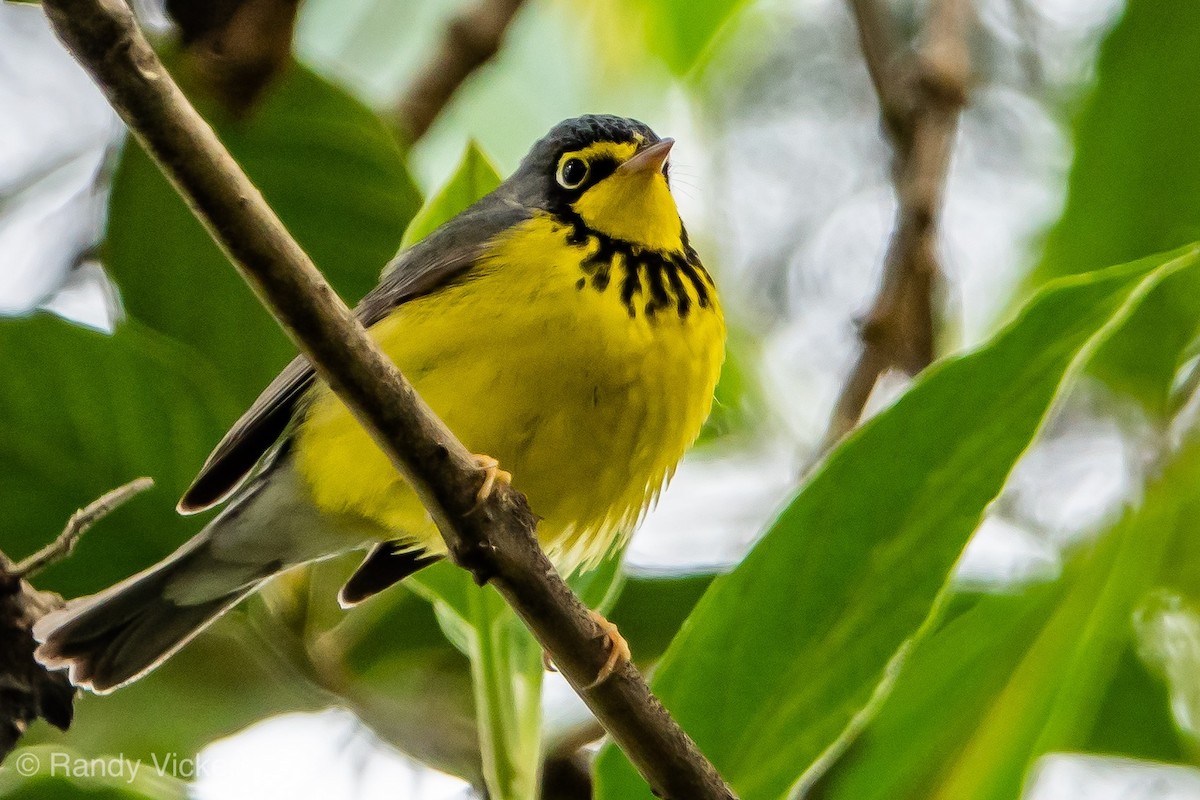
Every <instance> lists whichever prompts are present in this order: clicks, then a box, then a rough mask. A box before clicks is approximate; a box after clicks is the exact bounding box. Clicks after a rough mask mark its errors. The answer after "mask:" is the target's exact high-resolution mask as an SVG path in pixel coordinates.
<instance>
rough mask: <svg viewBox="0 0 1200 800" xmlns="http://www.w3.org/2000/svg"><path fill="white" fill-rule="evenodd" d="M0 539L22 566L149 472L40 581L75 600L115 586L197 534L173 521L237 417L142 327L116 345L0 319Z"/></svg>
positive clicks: (91, 335) (56, 327)
mask: <svg viewBox="0 0 1200 800" xmlns="http://www.w3.org/2000/svg"><path fill="white" fill-rule="evenodd" d="M0 372H2V373H3V375H4V380H3V381H2V382H0V419H3V420H4V430H5V432H4V436H2V437H0V480H2V482H3V487H4V490H3V494H2V495H0V531H3V547H4V550H5V551H6V552H7V553H8V554H9V555H10V556H13V557H21V556H24V555H26V554H28V553H30V552H33V551H34V550H36V549H38V548H39V547H41V546H42V545H44V544H46V543H47V542H49V541H50V540H51V539H52V538H53V537H54V536H55V535H57V533H58V532H59V531H60V530H61V529H62V526H63V525H64V524H65V523H66V521H67V518H68V517H69V516H70V515H71V514H72V513H73V512H74V511H75V510H76V509H79V508H81V507H83V506H84V505H86V504H88V503H90V502H91V501H92V500H95V499H96V498H97V497H99V496H100V495H102V494H104V493H105V492H107V491H108V490H110V489H113V488H115V487H117V486H119V485H121V484H123V483H125V482H127V481H129V480H132V479H133V478H136V477H138V476H140V475H148V476H150V477H151V478H153V479H154V480H155V482H156V484H157V485H156V486H155V488H154V489H152V490H151V491H149V492H147V493H145V494H144V495H141V496H139V497H137V498H135V499H133V500H132V501H130V502H129V503H127V504H126V505H125V506H124V507H122V508H120V509H118V510H117V511H116V512H115V513H113V514H111V515H109V516H108V517H107V518H105V519H103V520H101V521H100V522H99V523H98V524H97V525H96V527H95V528H94V529H93V530H92V531H91V532H90V533H88V535H86V536H85V537H83V540H82V541H81V542H80V544H79V548H78V550H77V551H76V553H75V555H74V556H73V557H71V558H69V559H66V560H65V561H62V562H60V563H59V564H57V565H55V566H53V567H51V568H50V569H48V570H47V571H46V572H45V573H44V574H43V575H41V576H39V578H38V584H39V586H41V587H42V588H46V589H54V590H56V591H60V592H62V593H64V594H66V595H68V596H74V595H78V594H86V593H88V592H92V591H96V590H98V589H101V588H103V587H105V586H107V585H110V584H112V583H115V582H116V581H118V580H120V579H123V578H125V577H127V576H129V575H131V574H133V573H134V572H137V571H139V570H141V569H144V568H145V567H146V565H147V564H149V563H152V562H153V561H155V560H157V559H159V558H161V557H163V556H164V555H166V554H167V553H168V552H170V551H171V550H172V549H174V548H175V546H176V545H178V544H179V543H180V542H182V541H183V540H184V539H185V538H187V536H189V535H190V534H192V533H194V532H195V531H196V530H198V528H199V524H198V522H197V520H194V519H187V518H184V517H180V516H179V515H178V514H176V513H175V508H174V506H175V500H176V498H178V497H179V495H180V493H182V491H183V490H184V489H185V488H186V487H187V485H188V483H189V482H190V481H191V478H192V476H193V473H194V471H195V466H196V464H197V463H199V462H201V461H202V460H203V458H204V455H205V451H206V450H207V449H208V447H209V445H210V443H211V442H212V441H214V439H215V437H218V436H219V435H220V434H221V432H222V430H223V420H224V419H225V418H227V417H228V416H229V415H230V414H232V413H236V406H235V405H234V403H233V401H232V399H231V398H230V397H229V394H228V393H227V392H226V391H225V390H224V389H223V388H222V385H221V384H222V382H221V381H220V379H219V378H218V377H217V375H216V372H215V370H214V369H213V368H212V366H211V365H209V364H208V363H207V362H206V361H205V359H204V358H203V357H201V356H198V355H197V354H196V353H194V352H191V351H189V350H188V349H187V348H186V347H182V346H180V345H178V344H176V343H174V342H171V341H169V340H167V339H165V338H164V337H162V336H159V335H157V334H155V333H154V332H153V331H149V330H146V329H145V328H143V327H141V326H139V325H137V324H135V323H124V324H122V325H120V326H119V327H118V328H117V330H116V333H115V334H113V335H111V336H109V335H107V334H104V333H100V332H98V331H94V330H90V329H85V328H81V327H78V326H76V325H72V324H71V323H69V322H66V321H64V320H62V319H59V318H57V317H53V316H50V315H48V314H38V315H35V316H32V317H26V318H21V319H0Z"/></svg>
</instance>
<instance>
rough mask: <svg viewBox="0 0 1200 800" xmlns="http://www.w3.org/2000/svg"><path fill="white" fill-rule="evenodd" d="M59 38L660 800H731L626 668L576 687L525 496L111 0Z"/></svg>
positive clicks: (571, 616)
mask: <svg viewBox="0 0 1200 800" xmlns="http://www.w3.org/2000/svg"><path fill="white" fill-rule="evenodd" d="M42 6H43V8H45V10H46V12H47V14H48V15H49V17H50V21H51V23H52V25H53V27H54V29H55V31H56V33H57V34H58V36H59V37H60V38H61V39H62V40H63V42H64V43H65V44H66V46H67V48H68V49H69V50H70V51H71V52H72V53H73V54H74V55H75V58H76V59H77V60H78V61H79V62H80V63H81V64H82V65H83V66H84V68H85V69H86V70H87V71H88V72H89V73H91V75H92V77H93V78H94V79H95V80H96V82H97V83H98V84H99V86H100V88H101V89H102V90H103V91H104V93H105V95H106V96H107V97H108V99H109V101H110V102H111V103H112V104H113V107H114V108H116V110H117V111H118V112H119V113H120V115H121V117H122V118H123V119H124V120H125V122H126V123H127V124H128V125H129V128H130V130H131V131H132V132H133V133H134V135H135V136H136V137H137V139H138V140H139V142H140V143H141V144H142V146H143V147H144V148H145V149H146V150H147V151H148V152H149V153H150V155H151V156H152V157H153V158H154V160H155V161H156V162H157V163H158V165H159V167H160V168H161V169H162V170H163V171H164V173H166V175H167V176H168V177H169V178H170V179H171V180H172V182H173V183H174V184H175V186H176V187H177V188H178V189H179V191H180V193H181V194H182V195H183V196H184V197H185V198H186V199H187V201H188V202H189V204H190V205H191V207H192V209H193V210H194V211H195V213H196V215H197V216H198V217H199V218H200V219H201V221H202V222H203V223H204V224H205V225H206V226H207V228H208V230H209V232H210V233H211V234H212V235H213V237H214V239H215V240H216V241H217V242H218V243H219V244H220V245H221V246H222V248H223V249H224V250H225V252H226V254H227V255H228V256H229V257H230V259H231V261H232V262H233V264H234V265H235V266H236V267H237V268H238V269H239V271H240V272H241V273H242V276H243V277H244V278H245V279H246V280H247V282H249V283H250V284H251V286H252V287H253V288H254V289H255V291H256V292H257V293H258V294H259V297H260V298H261V299H262V301H263V302H264V304H265V305H267V306H268V308H269V309H270V310H271V311H272V313H273V314H274V315H275V317H276V318H277V319H278V320H279V322H280V324H281V325H282V326H283V327H284V329H285V330H286V331H287V332H288V334H289V335H290V336H291V337H292V338H293V340H294V341H295V342H296V344H297V345H299V346H300V348H301V349H302V350H303V352H304V353H305V355H307V356H308V358H309V359H310V360H311V362H312V363H313V366H314V367H315V368H316V370H317V372H318V374H319V375H320V376H321V378H322V379H324V380H325V381H327V382H328V383H329V385H330V386H331V388H332V389H333V390H334V391H335V392H336V393H337V395H338V396H339V397H340V398H341V399H342V401H343V402H345V403H346V405H347V407H348V408H349V409H350V410H351V411H352V412H353V413H354V415H355V416H356V418H357V419H358V420H359V421H360V422H361V423H362V424H363V425H364V427H365V428H366V429H367V430H368V431H370V432H371V434H372V435H373V436H374V437H375V439H376V441H377V442H378V443H379V445H380V446H381V447H382V448H383V450H384V452H386V453H387V454H388V455H389V457H390V458H391V460H392V462H393V463H394V464H395V466H396V468H397V470H398V471H399V472H400V473H401V475H402V476H403V477H404V478H405V480H406V481H407V482H408V483H409V485H410V486H412V487H413V489H414V491H416V493H417V494H418V496H419V497H420V498H421V500H422V502H423V503H424V504H425V506H426V508H428V509H429V511H430V515H431V516H432V518H433V519H434V521H435V522H436V523H437V525H438V528H439V529H440V531H441V534H442V536H443V538H444V539H445V540H446V545H447V549H448V550H449V553H450V555H451V557H452V558H453V560H454V562H455V563H456V564H458V565H459V566H461V567H463V568H464V569H467V570H469V571H470V572H471V573H472V574H473V575H474V577H475V580H476V581H477V582H479V583H481V584H482V583H488V582H490V583H492V584H493V585H494V586H495V587H496V589H497V590H498V591H499V592H500V593H501V595H503V597H504V598H505V600H507V601H508V602H509V604H510V605H512V607H513V608H514V609H515V610H516V612H517V613H518V614H519V615H520V616H521V618H522V619H523V620H524V621H525V623H526V624H527V625H528V626H529V628H530V630H532V631H533V633H534V635H535V636H536V637H537V638H538V640H539V641H540V642H541V644H542V647H543V648H544V649H545V650H546V651H548V652H549V653H550V655H551V657H552V658H553V660H554V663H555V664H556V665H557V666H558V668H559V670H560V671H561V673H562V674H563V676H564V677H566V679H567V680H568V681H569V682H570V683H571V685H572V686H574V687H575V689H576V691H577V692H579V693H580V695H581V696H582V698H583V700H584V701H585V702H586V703H587V704H588V706H589V707H590V708H591V709H592V711H593V712H594V713H595V714H596V716H597V718H598V719H599V720H600V721H601V723H602V724H603V725H604V726H605V728H606V729H607V730H608V732H609V733H610V734H611V735H612V737H613V740H614V741H615V742H616V743H617V744H618V745H620V747H621V748H622V749H623V750H624V751H625V753H626V754H627V755H628V756H629V758H630V760H631V761H632V762H633V764H634V765H635V766H636V767H637V768H638V769H639V770H640V771H641V773H642V775H643V776H645V778H646V780H647V781H648V782H649V783H650V785H651V787H652V788H653V789H654V790H655V792H656V793H657V794H658V796H660V797H664V798H673V799H674V800H705V799H706V798H722V799H724V798H731V797H733V794H732V792H731V791H730V790H729V788H728V787H727V786H726V785H725V783H724V781H723V780H722V779H721V777H720V775H719V774H717V771H716V769H715V768H714V767H713V766H712V765H711V764H710V763H709V762H708V761H707V760H706V759H705V758H704V756H703V755H702V754H701V753H700V751H699V749H697V747H696V745H695V743H693V742H692V740H691V739H690V738H689V737H688V736H687V734H685V733H684V732H683V730H681V729H680V728H679V726H678V725H677V724H676V723H675V721H674V720H673V719H672V718H671V717H670V715H669V714H668V713H667V712H666V710H665V709H664V708H663V707H662V704H661V703H659V701H658V700H657V699H656V698H655V697H654V695H653V694H651V692H650V689H649V687H648V686H647V684H646V681H645V679H644V678H643V677H642V675H641V674H640V673H639V672H638V671H637V669H636V668H635V667H634V666H633V665H632V664H625V665H624V666H623V667H622V668H621V669H620V670H618V671H617V672H616V673H614V674H613V675H612V676H611V677H610V678H608V679H607V680H605V681H604V682H603V683H601V684H599V685H598V686H596V687H594V688H585V687H588V686H589V684H590V683H591V682H592V680H593V678H594V677H595V676H596V675H597V674H598V673H599V671H600V668H601V667H602V666H603V664H604V663H605V661H606V660H607V656H608V646H607V641H606V640H605V638H604V636H603V634H602V632H601V631H600V629H599V628H598V626H597V625H596V623H595V622H594V621H593V620H592V619H591V617H589V615H588V611H587V609H586V608H585V607H584V605H583V603H581V602H580V600H579V598H578V597H576V596H575V595H574V594H573V593H572V592H571V590H570V589H569V588H568V587H567V585H566V583H564V582H563V580H562V578H561V577H559V575H558V573H557V572H556V571H555V570H554V567H553V565H552V564H551V563H550V561H549V559H547V558H546V555H545V554H544V553H543V552H542V551H541V549H540V548H539V547H538V544H537V539H536V537H535V532H536V518H535V517H534V515H533V514H532V512H531V511H530V510H529V507H528V505H527V504H526V502H525V499H524V497H523V496H521V495H520V493H518V492H516V491H515V490H513V489H512V488H511V487H509V486H507V485H497V487H496V489H495V490H494V491H493V492H492V494H491V495H490V497H489V498H488V499H487V500H486V501H485V502H484V503H483V504H482V505H478V507H476V506H477V503H476V493H477V492H478V490H479V487H480V486H481V485H482V483H483V480H484V477H485V474H484V471H483V470H481V469H480V468H479V466H478V465H477V463H476V459H474V458H473V457H472V455H471V454H470V452H468V451H467V449H466V448H465V447H463V445H462V444H461V443H460V442H459V441H458V440H457V439H456V438H455V437H454V435H453V434H452V433H451V432H450V430H449V429H448V428H446V426H445V424H444V423H442V422H441V421H440V420H439V419H438V418H437V417H436V416H434V414H433V412H431V411H430V410H429V408H428V406H426V405H425V404H424V403H423V402H422V401H421V399H420V398H419V397H418V396H417V394H416V392H415V391H414V390H413V388H412V386H411V385H410V384H409V383H408V381H407V380H405V378H404V376H403V375H401V374H400V372H399V370H398V369H397V368H396V366H395V365H394V364H393V363H392V362H391V361H390V360H388V358H387V357H386V356H385V355H384V354H383V353H382V352H381V351H380V350H379V348H378V347H377V346H376V345H375V344H374V342H373V341H372V340H371V338H370V337H369V336H368V335H367V333H366V331H365V330H364V329H363V327H362V325H361V324H360V323H359V321H358V320H357V318H356V317H355V316H354V314H353V313H352V312H351V311H350V309H349V308H347V307H346V305H345V303H343V302H342V301H341V299H340V298H339V297H338V296H337V295H336V294H335V293H334V291H333V289H331V288H330V287H329V284H328V283H326V282H325V279H324V278H323V277H322V276H321V274H320V272H318V271H317V268H316V267H315V266H314V265H313V263H312V261H311V260H310V259H309V258H308V256H307V255H306V254H305V253H304V251H303V250H301V249H300V246H299V245H297V244H296V242H295V240H293V239H292V238H291V236H289V235H288V233H287V231H286V230H285V229H284V228H283V225H282V224H281V223H280V222H279V219H278V217H276V216H275V213H274V212H273V211H272V210H271V209H270V207H269V206H267V204H266V203H265V202H264V201H263V199H262V195H261V194H260V193H259V191H258V189H257V188H255V186H254V185H253V184H252V183H250V181H249V179H248V178H247V177H246V175H245V173H243V172H242V170H241V169H240V168H239V167H238V165H237V164H236V163H235V162H234V161H233V159H232V158H231V157H230V155H229V153H228V152H227V151H226V150H225V149H224V147H222V146H221V143H220V142H219V141H218V140H217V138H216V136H215V135H214V134H213V131H212V129H211V128H210V127H209V126H208V125H207V123H205V122H204V120H203V119H202V118H201V117H200V116H199V115H198V114H197V113H196V110H195V109H194V108H193V107H192V106H191V105H190V104H189V103H188V101H187V99H186V98H185V97H184V96H183V94H182V93H181V92H180V90H179V87H178V86H177V85H176V84H175V82H174V81H173V80H172V79H171V77H170V75H169V74H167V71H166V70H165V69H164V67H163V65H162V63H161V62H160V61H159V60H158V57H157V56H156V55H155V54H154V51H153V50H152V49H151V48H150V45H149V43H148V42H147V41H146V39H145V37H144V36H143V35H142V32H141V31H140V30H139V29H138V28H137V25H136V23H135V21H134V18H133V15H132V14H131V13H130V11H129V7H128V6H127V5H126V4H125V3H124V2H123V0H44V2H43V4H42Z"/></svg>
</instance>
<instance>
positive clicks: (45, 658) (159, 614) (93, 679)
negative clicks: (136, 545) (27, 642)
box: [34, 515, 285, 694]
mask: <svg viewBox="0 0 1200 800" xmlns="http://www.w3.org/2000/svg"><path fill="white" fill-rule="evenodd" d="M224 516H225V515H222V517H224ZM222 517H218V518H217V519H215V520H214V521H213V522H212V523H210V524H209V525H208V526H207V527H206V528H205V529H204V530H203V531H201V532H200V533H199V534H198V535H197V536H196V537H195V538H193V539H192V540H191V541H189V542H188V543H187V544H185V545H184V546H183V547H181V548H180V549H179V550H178V551H176V552H175V553H174V554H173V555H172V556H170V557H169V558H167V559H166V560H165V561H163V562H161V563H159V564H157V565H155V566H153V567H151V568H150V569H148V570H146V571H145V572H142V573H139V574H137V575H134V576H133V577H132V578H129V579H128V580H125V581H123V582H121V583H119V584H117V585H116V586H113V587H112V588H109V589H106V590H105V591H103V592H100V593H99V594H95V595H91V596H90V597H81V598H79V599H77V600H73V601H71V602H70V603H68V604H67V605H66V606H65V607H64V608H62V609H60V610H58V611H54V612H52V613H50V614H48V615H46V616H45V617H43V618H42V619H41V620H39V621H38V623H37V624H36V625H35V626H34V637H35V638H36V639H37V640H38V641H40V642H41V645H40V646H39V647H38V649H37V653H36V655H37V659H38V660H39V661H41V662H42V664H43V665H45V666H46V667H47V668H49V669H62V668H68V669H69V670H70V672H69V677H70V680H71V682H72V683H74V684H75V685H76V686H81V687H84V688H87V689H91V690H92V691H94V692H96V693H98V694H105V693H108V692H111V691H112V690H114V689H117V688H120V687H121V686H124V685H125V684H127V683H130V682H131V681H134V680H137V679H138V678H140V677H141V676H143V675H145V674H146V673H147V672H149V671H150V670H152V669H154V668H155V667H156V666H158V665H159V664H160V663H162V662H163V661H164V660H165V659H166V658H168V657H169V656H171V655H172V654H173V653H175V651H177V650H179V648H181V647H183V646H184V645H185V644H187V643H188V642H189V641H191V640H192V638H193V637H195V636H196V635H197V634H198V633H200V632H201V631H202V630H204V629H205V628H206V627H208V626H209V625H210V624H211V623H212V622H213V621H214V620H215V619H216V618H217V617H219V616H221V614H223V613H224V612H225V611H227V610H229V609H230V608H232V607H233V606H234V605H236V604H237V603H238V601H239V600H241V599H242V598H244V597H245V596H246V595H248V594H250V593H251V592H253V591H254V590H255V589H257V588H258V587H259V586H260V585H261V584H262V583H263V582H264V581H266V580H267V579H269V578H270V577H271V576H272V575H274V574H275V573H276V572H279V571H280V570H281V569H283V568H284V566H285V565H284V564H281V563H280V562H278V561H275V562H272V563H268V564H258V565H255V564H248V563H245V561H244V560H240V563H239V561H231V560H230V558H229V556H228V554H224V556H222V552H221V551H222V550H223V548H221V547H220V546H219V545H218V544H216V543H215V542H214V535H213V534H214V532H219V529H220V526H221V524H222V522H223V520H222Z"/></svg>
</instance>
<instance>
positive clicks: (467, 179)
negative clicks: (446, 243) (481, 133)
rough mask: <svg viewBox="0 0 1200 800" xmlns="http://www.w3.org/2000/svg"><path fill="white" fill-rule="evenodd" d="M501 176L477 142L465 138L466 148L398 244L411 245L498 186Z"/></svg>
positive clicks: (405, 246)
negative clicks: (443, 184)
mask: <svg viewBox="0 0 1200 800" xmlns="http://www.w3.org/2000/svg"><path fill="white" fill-rule="evenodd" d="M502 180H503V179H502V178H501V177H500V173H499V171H497V169H496V166H495V164H493V163H492V160H491V159H490V158H488V157H487V155H486V154H485V153H484V152H483V151H482V150H480V149H479V145H478V144H477V143H476V142H475V141H474V140H471V141H469V142H467V149H466V150H465V151H464V152H463V156H462V159H461V160H460V161H459V162H458V166H457V167H455V169H454V172H453V173H452V174H451V176H450V179H449V180H448V181H447V182H446V185H445V186H443V187H442V189H441V191H439V192H438V193H437V194H435V195H434V196H433V197H432V198H430V199H429V200H428V201H426V203H425V205H424V206H422V207H421V210H420V211H418V212H417V214H416V216H414V217H413V218H412V222H410V223H409V225H408V230H406V231H405V232H404V242H403V244H402V245H401V247H403V248H407V247H411V246H412V245H414V244H416V243H417V242H419V241H421V240H422V239H424V238H425V237H426V236H428V235H429V234H431V233H433V232H434V230H436V229H437V228H438V226H440V225H442V224H443V223H445V222H448V221H449V220H450V219H452V218H453V217H455V216H457V215H458V214H459V213H460V212H462V211H464V210H466V208H467V207H468V206H470V205H471V204H472V203H474V202H475V201H476V200H478V199H479V198H481V197H483V196H484V195H485V194H488V193H489V192H491V191H492V190H493V189H495V188H496V187H497V186H499V185H500V183H501V182H502Z"/></svg>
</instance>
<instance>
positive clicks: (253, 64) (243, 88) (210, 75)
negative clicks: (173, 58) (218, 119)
mask: <svg viewBox="0 0 1200 800" xmlns="http://www.w3.org/2000/svg"><path fill="white" fill-rule="evenodd" d="M299 5H300V2H299V0H216V1H215V2H204V3H197V2H193V1H192V0H167V3H166V11H167V13H168V14H170V15H171V18H172V19H173V20H174V21H175V23H176V25H178V26H179V38H180V42H181V43H182V44H183V47H184V52H185V53H186V54H187V56H188V57H189V58H190V59H191V61H192V62H193V63H194V65H195V67H196V71H197V73H198V74H199V75H200V76H201V78H202V79H203V80H204V81H205V83H206V84H207V85H208V86H209V88H210V89H211V91H212V92H213V93H214V94H215V95H216V97H217V98H218V99H219V100H220V101H221V102H222V104H223V105H224V106H225V108H226V109H227V110H229V111H230V112H232V113H234V114H235V115H244V114H246V113H247V112H248V111H249V110H250V108H251V107H252V106H253V105H254V103H255V101H256V100H258V98H259V97H260V96H261V95H262V93H263V91H264V90H265V89H266V88H267V86H269V85H270V83H271V81H273V80H274V79H275V77H276V76H277V75H278V74H279V71H280V70H281V69H283V67H284V66H285V65H286V64H287V63H288V62H289V61H290V59H291V55H292V34H293V31H294V28H295V25H296V11H297V8H298V7H299Z"/></svg>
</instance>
